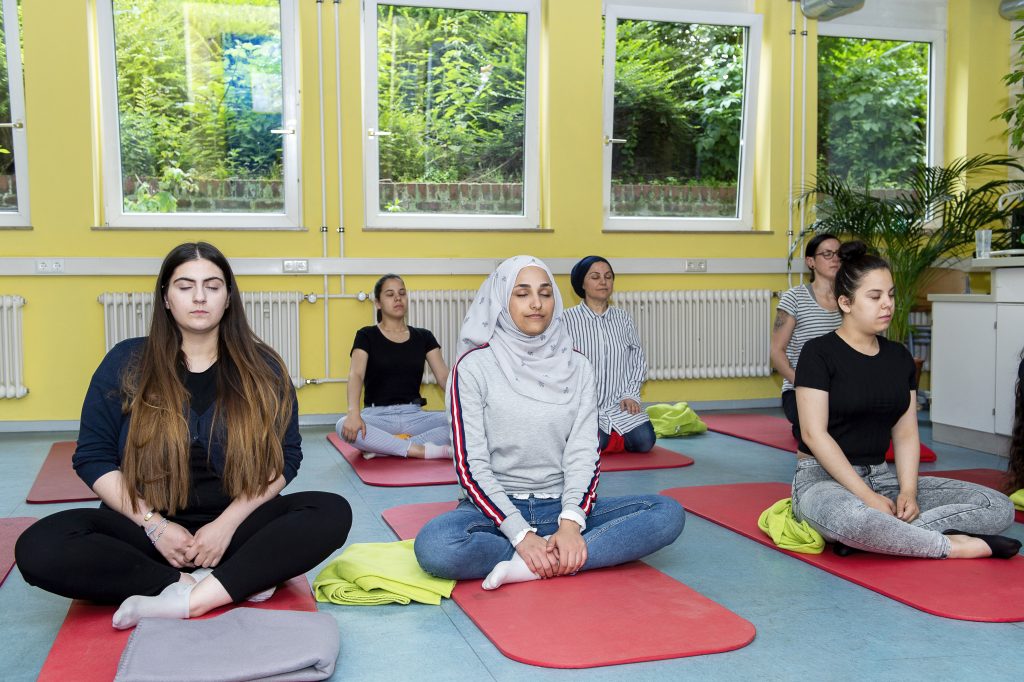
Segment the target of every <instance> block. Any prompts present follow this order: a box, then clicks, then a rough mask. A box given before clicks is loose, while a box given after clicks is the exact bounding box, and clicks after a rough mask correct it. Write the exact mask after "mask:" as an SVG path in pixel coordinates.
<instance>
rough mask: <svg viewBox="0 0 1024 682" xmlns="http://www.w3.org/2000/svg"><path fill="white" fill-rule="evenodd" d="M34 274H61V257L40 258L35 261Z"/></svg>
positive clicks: (62, 260)
mask: <svg viewBox="0 0 1024 682" xmlns="http://www.w3.org/2000/svg"><path fill="white" fill-rule="evenodd" d="M36 274H39V275H63V274H64V259H63V258H40V259H39V260H37V261H36Z"/></svg>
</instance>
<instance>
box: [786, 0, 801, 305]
mask: <svg viewBox="0 0 1024 682" xmlns="http://www.w3.org/2000/svg"><path fill="white" fill-rule="evenodd" d="M798 2H799V0H789V5H790V9H791V12H790V18H789V185H788V191H789V193H790V195H789V202H788V204H789V225H788V227H787V228H786V240H787V242H788V245H789V254H790V255H792V254H793V249H794V248H795V245H794V235H793V214H794V212H795V211H796V207H795V206H794V205H793V165H794V164H793V154H794V152H795V151H796V139H795V135H796V5H797V3H798ZM787 264H788V267H787V268H786V279H787V286H789V287H792V286H793V267H792V261H791V260H789V261H787Z"/></svg>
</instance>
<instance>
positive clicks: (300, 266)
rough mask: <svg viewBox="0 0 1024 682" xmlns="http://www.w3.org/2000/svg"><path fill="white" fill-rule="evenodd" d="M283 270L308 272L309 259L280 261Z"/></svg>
mask: <svg viewBox="0 0 1024 682" xmlns="http://www.w3.org/2000/svg"><path fill="white" fill-rule="evenodd" d="M282 263H283V269H284V271H285V272H294V273H301V272H309V261H308V260H306V259H304V258H299V259H295V260H285V261H282Z"/></svg>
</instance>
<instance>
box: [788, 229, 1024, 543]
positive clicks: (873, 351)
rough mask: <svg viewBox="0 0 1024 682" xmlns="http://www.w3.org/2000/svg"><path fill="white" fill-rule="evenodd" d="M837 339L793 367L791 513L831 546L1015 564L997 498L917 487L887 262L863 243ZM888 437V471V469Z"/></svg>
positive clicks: (938, 486)
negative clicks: (796, 440) (890, 458)
mask: <svg viewBox="0 0 1024 682" xmlns="http://www.w3.org/2000/svg"><path fill="white" fill-rule="evenodd" d="M839 253H840V260H841V265H840V267H839V271H838V272H837V273H836V280H835V294H836V301H837V302H838V305H839V308H840V310H841V311H842V314H843V320H842V323H841V324H840V326H839V329H837V330H836V331H834V332H830V333H828V334H825V335H824V336H820V337H818V338H816V339H811V340H809V341H807V343H806V344H805V345H804V348H803V351H802V352H801V354H800V363H799V364H798V365H797V367H796V382H795V383H796V402H797V409H798V410H799V413H800V422H799V423H800V435H801V438H800V445H799V451H798V453H797V457H798V459H797V468H796V475H795V477H794V479H793V512H794V515H795V516H796V517H797V519H798V520H805V521H807V522H808V523H809V524H810V525H811V526H812V527H814V528H815V529H816V530H818V532H820V533H821V534H822V536H823V537H824V538H825V539H826V540H829V541H833V542H838V543H841V544H842V545H844V546H846V547H849V548H854V549H861V550H865V551H869V552H879V553H882V554H896V555H901V556H913V557H929V558H934V559H944V558H949V559H964V558H976V557H988V556H995V557H1002V558H1009V557H1012V556H1014V555H1016V554H1017V552H1018V551H1019V550H1020V547H1021V543H1020V542H1018V541H1017V540H1014V539H1012V538H1007V537H1003V536H1000V535H997V533H1000V532H1002V531H1003V530H1004V529H1006V528H1007V527H1009V525H1010V524H1011V523H1012V522H1013V504H1011V502H1010V500H1009V499H1008V498H1007V497H1006V496H1005V495H1003V494H1002V493H1000V492H996V491H995V490H991V489H989V488H985V487H983V486H980V485H975V484H973V483H966V482H963V481H955V480H951V479H947V478H938V477H932V476H923V477H920V478H918V462H919V458H920V441H919V436H918V430H917V400H916V389H917V386H916V385H915V378H914V375H915V371H914V361H913V359H912V358H911V356H910V353H909V352H908V351H907V349H906V348H905V347H903V346H902V345H901V344H898V343H895V342H893V341H889V340H888V339H886V338H885V337H883V336H881V334H882V333H883V332H884V331H885V330H886V328H887V327H888V326H889V320H890V319H891V317H892V314H893V300H894V296H895V295H896V292H894V290H893V283H892V274H891V273H890V271H889V265H888V263H886V262H885V261H884V260H882V259H881V258H879V257H877V256H873V255H869V254H868V253H867V252H866V248H865V246H864V244H863V243H861V242H848V243H846V244H843V245H842V246H841V247H840V249H839ZM890 437H891V438H892V443H893V449H894V452H895V456H896V461H895V468H896V471H895V473H893V472H892V471H890V470H889V467H888V465H887V464H886V463H885V451H886V449H887V448H888V445H889V439H890Z"/></svg>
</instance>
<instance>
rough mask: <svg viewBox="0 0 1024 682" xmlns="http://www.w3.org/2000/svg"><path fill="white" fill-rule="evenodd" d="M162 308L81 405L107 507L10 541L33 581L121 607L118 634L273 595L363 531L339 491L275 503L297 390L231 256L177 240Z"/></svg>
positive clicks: (97, 377) (291, 456)
mask: <svg viewBox="0 0 1024 682" xmlns="http://www.w3.org/2000/svg"><path fill="white" fill-rule="evenodd" d="M155 300H156V301H157V303H158V307H157V309H156V311H155V313H154V316H153V322H152V326H151V328H150V332H149V336H147V337H145V338H140V339H130V340H128V341H124V342H122V343H119V344H118V345H116V346H115V347H114V348H113V349H111V351H110V352H109V353H107V355H106V357H105V358H104V359H103V362H102V363H101V364H100V366H99V369H97V370H96V373H95V374H94V375H93V377H92V382H91V383H90V384H89V389H88V392H87V393H86V396H85V404H84V405H83V407H82V421H81V430H80V432H79V437H78V447H77V449H76V450H75V454H74V457H73V463H74V467H75V470H76V471H77V472H78V475H79V476H80V477H81V478H82V480H83V481H85V482H86V483H87V484H88V485H89V486H90V487H91V488H92V489H93V490H94V491H96V494H97V495H99V497H100V500H102V504H101V505H100V507H99V508H98V509H72V510H68V511H62V512H58V513H56V514H53V515H51V516H47V517H46V518H43V519H41V520H39V521H38V522H36V523H35V524H34V525H33V526H31V527H30V528H29V529H28V530H26V531H25V532H24V533H23V534H22V536H21V537H20V538H19V540H18V543H17V546H16V548H15V555H16V558H17V562H18V568H19V569H20V570H21V573H22V575H23V576H24V578H25V580H26V582H28V583H29V584H31V585H36V586H38V587H41V588H43V589H44V590H47V591H50V592H55V593H57V594H60V595H63V596H65V597H70V598H74V599H88V600H92V601H96V602H105V603H118V602H122V603H121V607H120V608H119V609H118V610H117V612H116V613H115V614H114V620H113V625H114V627H116V628H119V629H124V628H129V627H132V626H134V625H135V624H137V623H138V621H139V620H140V619H141V618H145V617H156V618H189V617H192V616H199V615H202V614H204V613H206V612H207V611H210V610H212V609H214V608H216V607H218V606H222V605H225V604H229V603H231V602H240V601H244V600H245V599H247V598H253V599H254V600H255V599H266V598H267V597H269V595H270V593H271V592H272V591H273V588H274V587H275V586H276V585H278V584H279V583H281V582H283V581H285V580H288V579H290V578H292V577H294V576H296V575H301V574H303V573H305V572H306V571H308V570H310V569H312V568H313V567H314V566H316V565H317V564H318V563H320V562H321V561H323V560H324V559H326V558H327V557H328V556H330V554H331V553H332V552H334V551H335V550H336V549H338V548H339V547H340V546H341V545H342V544H343V543H344V542H345V538H346V536H347V535H348V531H349V528H350V527H351V524H352V512H351V509H350V508H349V505H348V503H347V502H346V501H345V499H344V498H342V497H340V496H338V495H335V494H333V493H328V492H316V491H309V492H297V493H293V494H290V495H279V493H280V492H281V489H282V488H284V487H285V485H286V484H287V483H288V482H289V481H291V480H292V479H293V478H294V477H295V474H296V473H297V472H298V468H299V462H300V461H301V460H302V448H301V442H302V438H301V436H300V435H299V421H298V408H297V406H296V402H295V390H294V389H293V388H292V385H291V382H290V380H289V378H288V372H287V370H286V369H285V366H284V363H283V362H282V361H281V358H280V357H279V356H278V355H277V353H275V352H274V351H273V350H272V349H271V348H270V347H269V346H267V345H266V344H264V343H263V342H261V341H260V340H259V339H258V338H257V337H256V335H255V334H253V332H252V330H251V329H250V328H249V324H248V322H247V321H246V319H245V311H244V309H243V307H242V298H241V295H240V294H239V291H238V285H237V284H236V282H235V278H234V275H233V274H232V272H231V267H230V266H229V264H228V262H227V259H225V258H224V255H223V254H221V252H220V251H218V250H217V249H216V248H215V247H213V246H211V245H210V244H206V243H204V242H198V243H190V244H182V245H180V246H178V247H177V248H175V249H174V250H172V251H171V252H170V253H169V254H168V255H167V257H166V258H165V259H164V262H163V265H162V266H161V268H160V274H159V277H158V278H157V282H156V292H155ZM161 304H162V305H161ZM261 592H262V594H260V593H261ZM254 595H255V596H254ZM184 654H185V655H187V652H184Z"/></svg>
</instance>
